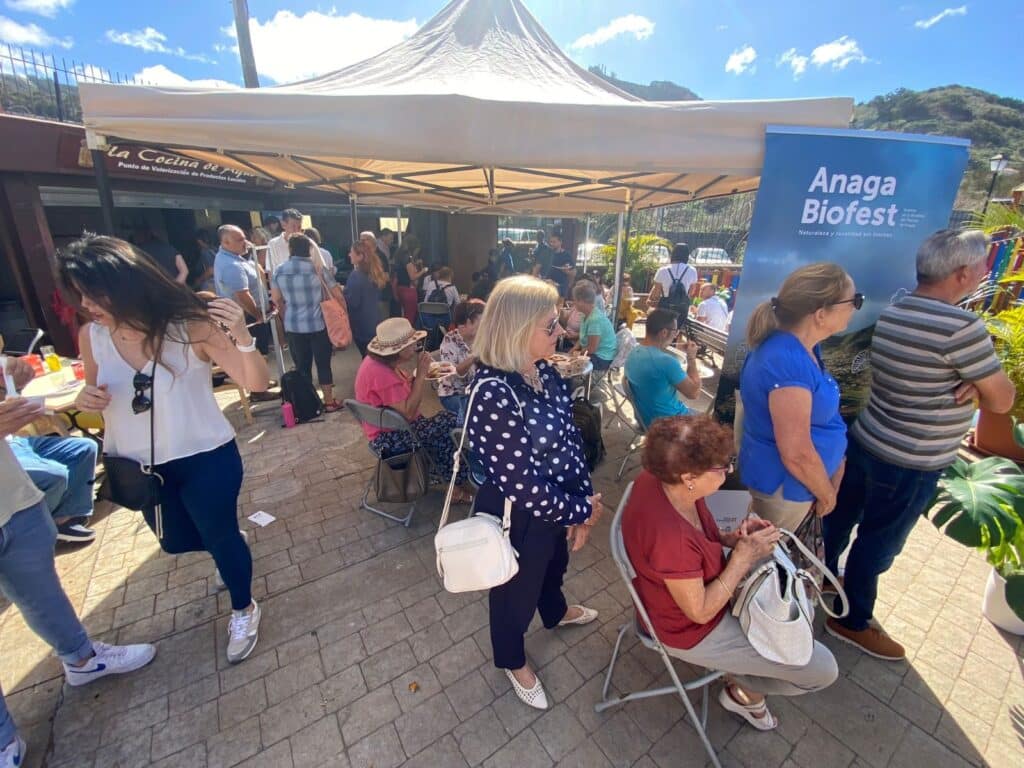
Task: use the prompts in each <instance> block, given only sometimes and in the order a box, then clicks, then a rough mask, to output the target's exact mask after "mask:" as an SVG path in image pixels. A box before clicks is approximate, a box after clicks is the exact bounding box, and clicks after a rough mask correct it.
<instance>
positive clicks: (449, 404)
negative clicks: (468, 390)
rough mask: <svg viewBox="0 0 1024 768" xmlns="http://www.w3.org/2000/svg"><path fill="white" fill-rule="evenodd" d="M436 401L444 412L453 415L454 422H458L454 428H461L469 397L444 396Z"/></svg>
mask: <svg viewBox="0 0 1024 768" xmlns="http://www.w3.org/2000/svg"><path fill="white" fill-rule="evenodd" d="M438 399H439V400H440V401H441V405H443V406H444V409H445V410H446V411H448V412H449V413H454V414H455V421H456V422H458V424H457V425H456V426H458V427H462V426H463V425H464V424H465V423H466V406H467V405H469V396H468V395H445V396H444V397H441V398H438Z"/></svg>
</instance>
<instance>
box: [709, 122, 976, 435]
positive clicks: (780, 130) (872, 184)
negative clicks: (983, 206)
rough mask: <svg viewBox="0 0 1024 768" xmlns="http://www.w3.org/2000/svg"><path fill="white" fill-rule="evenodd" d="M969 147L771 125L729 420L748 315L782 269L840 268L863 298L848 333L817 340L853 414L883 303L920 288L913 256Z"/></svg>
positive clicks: (728, 366) (938, 216)
mask: <svg viewBox="0 0 1024 768" xmlns="http://www.w3.org/2000/svg"><path fill="white" fill-rule="evenodd" d="M969 145H970V142H969V141H967V140H965V139H953V138H945V137H937V136H919V135H914V134H904V133H884V132H876V131H856V130H837V129H828V128H803V127H794V126H769V127H768V129H767V132H766V136H765V160H764V168H763V170H762V173H761V185H760V188H759V189H758V192H757V201H756V203H755V206H754V216H753V220H752V222H751V226H750V235H749V238H748V241H747V249H746V254H745V255H744V258H743V271H742V273H741V275H740V284H739V288H738V291H737V294H736V302H735V308H734V316H733V321H732V324H731V326H730V331H729V342H728V346H727V349H726V355H725V363H724V365H723V370H722V375H721V379H720V381H719V387H718V396H717V402H716V411H717V413H718V416H719V418H720V419H722V420H723V421H727V422H731V421H732V419H733V412H734V410H735V398H734V396H733V392H734V390H735V388H736V382H737V380H738V378H739V370H740V366H741V365H742V363H743V358H744V357H745V355H746V343H745V337H746V328H747V320H748V318H749V317H750V314H751V312H752V310H753V309H754V307H756V306H757V305H758V304H760V303H761V302H762V301H766V300H768V299H770V298H771V297H772V296H774V295H776V294H777V293H778V290H779V286H781V285H782V281H783V280H785V278H786V276H787V275H788V274H790V273H791V272H793V271H794V270H795V269H797V268H798V267H802V266H804V265H806V264H813V263H815V262H819V261H831V262H835V263H836V264H839V265H841V266H842V267H843V268H844V269H845V270H846V271H847V272H849V273H850V275H851V276H852V277H853V280H854V282H855V283H856V285H857V290H858V291H859V292H861V293H863V294H864V299H865V300H864V306H863V308H862V309H861V310H860V311H859V312H856V313H854V315H853V319H852V321H851V322H850V326H849V328H847V329H846V331H845V332H844V333H843V334H842V335H839V336H834V337H833V338H832V339H829V340H828V341H827V342H826V343H825V344H823V345H822V351H823V355H824V357H825V362H826V364H827V365H828V368H829V372H830V373H832V375H833V376H834V377H835V379H836V381H837V382H838V383H839V385H840V388H841V390H842V404H841V411H842V413H843V417H844V418H845V419H847V421H849V420H851V419H852V418H853V416H855V415H856V413H857V411H859V410H860V408H861V406H862V405H863V404H864V402H865V401H866V400H867V394H868V386H869V383H870V371H869V369H868V353H867V349H868V348H869V346H870V342H871V334H872V333H873V331H874V326H875V321H876V320H877V318H878V315H879V313H880V312H881V311H882V308H883V307H885V306H887V305H888V304H889V303H891V302H892V301H895V300H897V299H898V298H899V297H900V296H901V295H903V294H904V293H906V292H909V291H911V290H913V288H914V286H915V284H916V275H915V268H914V260H915V254H916V253H917V248H918V246H919V245H920V244H921V242H922V241H924V239H925V238H926V237H928V235H930V234H931V233H932V232H935V231H936V230H938V229H942V228H944V227H946V226H947V224H948V222H949V215H950V211H951V210H952V207H953V201H954V200H955V198H956V192H957V188H958V187H959V186H960V180H961V178H962V177H963V173H964V169H965V168H966V166H967V149H968V147H969Z"/></svg>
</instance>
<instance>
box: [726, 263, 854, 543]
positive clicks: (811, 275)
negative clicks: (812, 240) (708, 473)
mask: <svg viewBox="0 0 1024 768" xmlns="http://www.w3.org/2000/svg"><path fill="white" fill-rule="evenodd" d="M863 303H864V297H863V296H862V295H861V294H859V293H857V292H856V287H855V286H854V284H853V279H852V278H851V277H850V276H849V275H848V274H847V273H846V272H845V271H844V270H843V268H842V267H840V266H838V265H837V264H828V263H820V264H810V265H808V266H806V267H801V268H800V269H798V270H796V271H795V272H793V274H791V275H790V276H789V277H787V278H786V281H785V282H784V283H783V284H782V288H781V289H780V290H779V295H778V296H773V297H772V298H771V300H770V301H766V302H763V303H761V304H760V305H758V306H757V307H756V308H755V309H754V312H753V314H752V315H751V317H750V321H749V323H748V325H747V345H748V347H749V348H750V352H749V354H748V355H747V358H746V360H745V361H744V363H743V371H742V372H741V373H740V393H741V394H742V398H743V410H744V421H743V436H742V440H741V443H740V457H739V458H740V475H741V478H742V480H743V482H744V483H745V484H746V485H747V487H748V488H749V489H750V493H751V495H752V496H753V498H754V512H756V513H757V514H758V515H760V516H761V517H763V518H764V519H766V520H771V521H772V522H773V523H775V524H776V525H777V526H779V527H780V528H786V529H788V530H795V529H796V528H797V527H798V526H799V525H800V523H801V522H802V521H803V519H804V518H805V517H806V516H807V513H808V511H809V510H810V509H811V507H812V505H813V507H814V511H815V512H816V513H817V514H818V515H820V516H824V515H827V514H828V513H829V512H831V511H832V509H833V507H835V505H836V493H837V491H838V489H839V483H840V481H841V480H842V476H843V467H844V458H843V457H844V456H845V455H846V424H845V423H844V422H843V419H842V417H841V416H840V415H839V385H838V384H836V381H835V379H833V378H832V376H831V375H829V373H828V371H827V370H825V364H824V363H823V362H822V359H821V350H820V348H819V345H820V344H821V342H823V341H824V340H825V339H827V338H829V337H830V336H833V335H834V334H837V333H839V332H841V331H843V330H845V329H846V326H847V325H849V324H850V318H851V317H852V315H853V313H854V312H855V311H856V310H858V309H860V308H861V305H862V304H863Z"/></svg>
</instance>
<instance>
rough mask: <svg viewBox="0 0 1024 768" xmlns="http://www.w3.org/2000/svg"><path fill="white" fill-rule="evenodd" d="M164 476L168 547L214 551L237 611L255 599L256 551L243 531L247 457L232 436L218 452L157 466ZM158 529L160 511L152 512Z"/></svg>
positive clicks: (162, 543)
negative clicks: (241, 498)
mask: <svg viewBox="0 0 1024 768" xmlns="http://www.w3.org/2000/svg"><path fill="white" fill-rule="evenodd" d="M155 469H156V472H157V473H158V474H159V475H160V476H161V477H162V478H163V479H164V485H163V490H162V492H161V494H160V504H161V518H162V520H161V522H162V526H163V538H162V539H161V540H160V546H161V547H162V548H163V550H164V551H165V552H169V553H170V554H172V555H178V554H181V553H182V552H209V553H210V554H211V555H212V556H213V561H214V562H215V563H216V564H217V570H219V571H220V575H221V578H222V579H224V584H225V585H226V586H227V588H228V591H229V592H230V593H231V607H232V608H233V609H235V610H236V611H240V610H242V609H244V608H248V607H249V604H250V603H251V602H252V592H251V589H252V555H251V554H250V552H249V546H248V545H247V544H246V543H245V539H243V538H242V534H241V533H240V532H239V530H238V491H239V490H240V489H241V487H242V457H241V456H240V455H239V453H238V446H237V445H236V444H235V441H234V440H231V441H229V442H227V443H224V445H222V446H220V447H219V448H214V449H213V450H212V451H205V452H204V453H197V454H195V455H193V456H186V457H185V458H183V459H175V460H174V461H168V462H166V463H164V464H158V465H157V466H156V468H155ZM145 515H146V522H148V523H149V524H150V527H151V528H154V529H155V526H154V522H155V515H154V513H152V512H146V513H145Z"/></svg>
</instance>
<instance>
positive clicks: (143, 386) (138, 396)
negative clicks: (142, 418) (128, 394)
mask: <svg viewBox="0 0 1024 768" xmlns="http://www.w3.org/2000/svg"><path fill="white" fill-rule="evenodd" d="M152 386H153V377H152V376H150V375H149V374H148V373H136V374H135V376H134V378H133V379H132V387H134V388H135V397H133V398H132V413H135V414H136V415H138V414H140V413H145V412H146V411H148V410H149V409H150V408H152V407H153V401H152V400H150V399H149V397H147V396H146V390H147V389H149V388H151V387H152Z"/></svg>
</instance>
